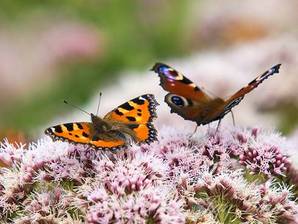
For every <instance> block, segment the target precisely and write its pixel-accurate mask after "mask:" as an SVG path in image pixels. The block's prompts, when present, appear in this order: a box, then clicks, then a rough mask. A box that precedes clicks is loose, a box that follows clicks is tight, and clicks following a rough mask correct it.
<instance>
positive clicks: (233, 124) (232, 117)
mask: <svg viewBox="0 0 298 224" xmlns="http://www.w3.org/2000/svg"><path fill="white" fill-rule="evenodd" d="M231 115H232V119H233V125H234V126H235V117H234V113H233V111H232V110H231Z"/></svg>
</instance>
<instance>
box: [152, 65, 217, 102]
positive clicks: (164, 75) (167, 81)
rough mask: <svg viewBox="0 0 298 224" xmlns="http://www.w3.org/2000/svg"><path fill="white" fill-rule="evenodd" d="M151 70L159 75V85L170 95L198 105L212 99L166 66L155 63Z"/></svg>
mask: <svg viewBox="0 0 298 224" xmlns="http://www.w3.org/2000/svg"><path fill="white" fill-rule="evenodd" d="M151 70H152V71H154V72H156V73H157V74H158V75H159V77H160V85H161V86H162V88H163V89H164V90H166V91H168V92H170V93H173V94H176V95H179V96H182V97H184V98H187V99H189V100H193V101H196V102H197V103H200V104H205V103H208V102H209V101H210V100H211V99H212V97H210V96H209V95H208V94H206V93H205V92H204V91H203V90H202V89H201V88H199V87H198V86H196V85H195V84H194V83H193V82H192V81H190V80H189V79H188V78H186V77H185V76H184V75H182V74H181V73H179V72H178V71H176V70H175V69H173V68H171V67H170V66H168V65H166V64H163V63H156V64H155V65H154V66H153V68H152V69H151Z"/></svg>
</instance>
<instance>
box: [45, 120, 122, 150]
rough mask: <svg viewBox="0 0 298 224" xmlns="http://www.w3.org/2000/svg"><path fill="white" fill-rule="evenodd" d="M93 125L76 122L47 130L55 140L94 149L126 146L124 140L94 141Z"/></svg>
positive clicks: (46, 132)
mask: <svg viewBox="0 0 298 224" xmlns="http://www.w3.org/2000/svg"><path fill="white" fill-rule="evenodd" d="M91 133H92V123H89V122H76V123H66V124H61V125H56V126H53V127H50V128H48V129H46V130H45V134H47V135H49V136H50V137H51V138H52V139H53V140H63V141H65V140H66V141H70V142H74V143H80V144H88V145H90V146H92V147H96V148H101V149H118V148H121V147H122V146H124V144H125V142H124V141H122V140H116V141H115V140H113V141H106V140H104V141H103V140H100V139H92V134H91Z"/></svg>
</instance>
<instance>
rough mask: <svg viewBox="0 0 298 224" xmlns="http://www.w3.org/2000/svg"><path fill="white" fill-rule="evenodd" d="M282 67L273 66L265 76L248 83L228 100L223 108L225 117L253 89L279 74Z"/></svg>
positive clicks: (262, 75)
mask: <svg viewBox="0 0 298 224" xmlns="http://www.w3.org/2000/svg"><path fill="white" fill-rule="evenodd" d="M280 66H281V64H277V65H275V66H273V67H272V68H270V69H269V70H267V71H266V72H264V73H263V74H261V75H259V76H258V77H256V78H255V79H254V80H253V81H251V82H250V83H248V85H247V86H245V87H243V88H242V89H240V90H239V91H237V92H236V93H235V94H233V95H232V96H231V97H229V98H228V99H226V100H225V105H224V108H223V112H222V113H223V115H225V114H226V113H228V112H230V111H231V109H232V108H233V107H234V106H236V105H238V104H239V103H240V102H241V100H242V99H243V98H244V96H245V95H246V94H247V93H249V92H251V91H252V90H253V89H255V88H257V87H258V85H260V84H261V83H262V82H263V81H264V80H265V79H267V78H269V77H270V76H272V75H274V74H277V73H279V68H280Z"/></svg>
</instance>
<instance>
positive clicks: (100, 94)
mask: <svg viewBox="0 0 298 224" xmlns="http://www.w3.org/2000/svg"><path fill="white" fill-rule="evenodd" d="M101 96H102V92H99V100H98V105H97V110H96V116H98V111H99V106H100V101H101Z"/></svg>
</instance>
